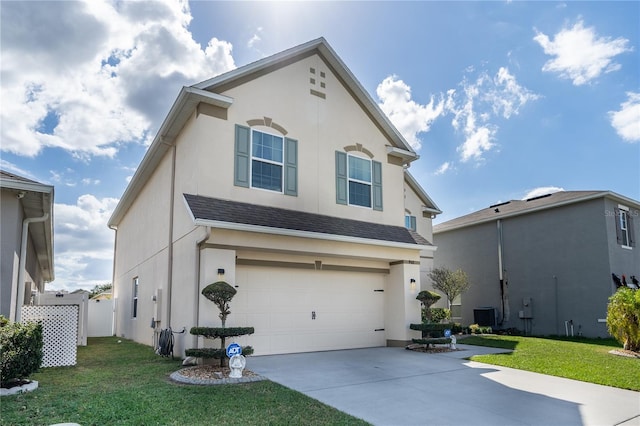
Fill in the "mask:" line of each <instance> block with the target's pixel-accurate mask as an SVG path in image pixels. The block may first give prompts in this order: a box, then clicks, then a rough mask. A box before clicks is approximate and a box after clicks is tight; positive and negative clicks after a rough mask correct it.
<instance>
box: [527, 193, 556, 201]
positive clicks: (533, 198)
mask: <svg viewBox="0 0 640 426" xmlns="http://www.w3.org/2000/svg"><path fill="white" fill-rule="evenodd" d="M547 197H551V194H544V195H538V196H537V197H531V198H527V201H533V200H539V199H540V198H547Z"/></svg>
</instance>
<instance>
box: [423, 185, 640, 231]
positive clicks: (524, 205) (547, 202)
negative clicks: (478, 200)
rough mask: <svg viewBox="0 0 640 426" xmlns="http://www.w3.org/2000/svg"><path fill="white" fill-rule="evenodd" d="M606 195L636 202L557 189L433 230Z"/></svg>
mask: <svg viewBox="0 0 640 426" xmlns="http://www.w3.org/2000/svg"><path fill="white" fill-rule="evenodd" d="M606 196H609V197H614V198H616V199H624V200H626V201H632V202H634V204H637V201H634V200H631V199H628V198H626V197H623V196H621V195H619V194H616V193H614V192H610V191H559V192H554V193H552V194H547V195H542V196H540V197H533V198H529V199H527V200H510V201H506V202H504V203H497V204H494V205H492V206H489V207H487V208H486V209H482V210H478V211H476V212H473V213H470V214H468V215H465V216H460V217H458V218H455V219H451V220H449V221H447V222H443V223H440V224H438V225H435V226H434V227H433V232H434V234H437V233H440V232H446V231H450V230H453V229H458V228H464V227H467V226H472V225H477V224H480V223H484V222H489V221H493V220H497V219H501V218H505V217H510V216H517V215H523V214H527V213H531V212H534V211H538V210H542V209H551V208H554V207H558V206H562V205H565V204H571V203H578V202H581V201H586V200H591V199H594V198H600V197H606Z"/></svg>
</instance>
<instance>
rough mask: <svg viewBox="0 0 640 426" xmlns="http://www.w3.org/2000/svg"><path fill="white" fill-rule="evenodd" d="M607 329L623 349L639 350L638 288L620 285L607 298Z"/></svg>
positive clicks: (639, 298)
mask: <svg viewBox="0 0 640 426" xmlns="http://www.w3.org/2000/svg"><path fill="white" fill-rule="evenodd" d="M607 329H609V333H611V335H612V336H613V337H615V338H616V340H617V341H618V342H620V343H621V344H622V345H623V347H624V349H626V350H629V351H634V352H640V290H633V289H631V288H626V287H621V288H619V289H618V290H617V291H616V292H615V293H614V294H613V296H611V297H610V298H609V306H608V307H607Z"/></svg>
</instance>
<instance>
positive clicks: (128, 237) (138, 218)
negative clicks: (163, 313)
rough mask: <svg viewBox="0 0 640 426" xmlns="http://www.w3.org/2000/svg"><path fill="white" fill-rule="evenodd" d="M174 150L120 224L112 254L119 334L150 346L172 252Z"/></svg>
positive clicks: (117, 330) (117, 329)
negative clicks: (136, 281) (157, 301)
mask: <svg viewBox="0 0 640 426" xmlns="http://www.w3.org/2000/svg"><path fill="white" fill-rule="evenodd" d="M170 183H171V152H169V153H168V154H167V155H166V156H165V158H164V159H163V161H162V162H161V163H160V165H159V166H158V168H157V169H156V171H155V172H154V173H153V175H152V177H151V179H149V180H148V181H147V184H146V186H145V187H144V188H143V189H142V191H141V192H140V193H139V195H138V197H137V198H136V200H135V201H134V202H133V204H132V205H131V208H130V209H129V210H128V212H127V214H126V215H125V216H124V217H123V219H122V220H121V221H120V223H119V224H118V230H117V231H116V238H115V244H116V248H117V250H116V251H115V256H114V262H115V263H114V278H113V282H114V299H115V300H116V302H115V303H116V317H115V325H114V330H115V333H116V335H117V336H121V337H126V338H131V339H135V340H137V341H139V342H142V343H147V344H152V342H153V330H152V329H151V327H150V324H151V318H152V317H153V316H154V312H153V309H154V306H153V303H151V301H152V298H153V296H154V294H156V290H157V289H159V288H160V289H166V287H167V271H168V264H169V262H168V256H169V249H168V248H169V244H168V243H169V231H168V229H169V214H170V208H169V206H170V188H171V185H170ZM135 277H139V294H138V297H139V299H138V300H139V301H138V315H137V318H136V319H132V308H133V279H134V278H135Z"/></svg>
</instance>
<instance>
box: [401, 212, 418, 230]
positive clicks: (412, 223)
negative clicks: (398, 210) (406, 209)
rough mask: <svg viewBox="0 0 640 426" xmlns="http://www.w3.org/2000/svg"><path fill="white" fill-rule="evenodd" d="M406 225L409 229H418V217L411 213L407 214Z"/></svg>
mask: <svg viewBox="0 0 640 426" xmlns="http://www.w3.org/2000/svg"><path fill="white" fill-rule="evenodd" d="M404 227H405V228H407V229H411V230H412V231H415V230H416V217H415V216H411V215H410V214H407V215H405V217H404Z"/></svg>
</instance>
